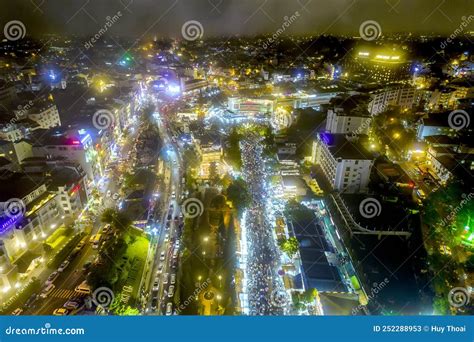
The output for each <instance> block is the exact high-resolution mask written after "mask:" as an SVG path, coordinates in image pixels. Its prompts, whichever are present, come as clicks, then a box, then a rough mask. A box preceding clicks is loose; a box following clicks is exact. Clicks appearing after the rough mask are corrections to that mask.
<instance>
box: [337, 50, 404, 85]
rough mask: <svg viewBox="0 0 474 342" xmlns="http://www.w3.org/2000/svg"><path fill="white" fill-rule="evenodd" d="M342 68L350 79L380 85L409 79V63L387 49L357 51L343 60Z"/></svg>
mask: <svg viewBox="0 0 474 342" xmlns="http://www.w3.org/2000/svg"><path fill="white" fill-rule="evenodd" d="M342 67H343V72H344V73H345V72H348V73H349V74H350V75H351V77H354V78H358V79H361V80H365V81H370V82H378V83H382V84H385V83H390V82H396V81H404V80H409V79H410V78H411V75H410V67H411V62H410V61H407V60H405V58H404V56H402V55H401V54H400V53H398V52H394V51H392V50H388V49H362V50H357V51H356V52H355V54H353V55H348V56H347V57H346V58H345V59H344V61H343V65H342Z"/></svg>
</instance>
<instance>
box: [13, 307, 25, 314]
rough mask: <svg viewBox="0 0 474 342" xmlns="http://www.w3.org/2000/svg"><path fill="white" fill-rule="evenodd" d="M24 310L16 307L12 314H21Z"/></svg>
mask: <svg viewBox="0 0 474 342" xmlns="http://www.w3.org/2000/svg"><path fill="white" fill-rule="evenodd" d="M22 312H23V309H21V308H16V309H15V310H13V312H12V315H13V316H20V315H21V313H22Z"/></svg>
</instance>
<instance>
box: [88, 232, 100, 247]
mask: <svg viewBox="0 0 474 342" xmlns="http://www.w3.org/2000/svg"><path fill="white" fill-rule="evenodd" d="M101 240H102V234H95V235H92V236H91V239H90V243H91V244H92V248H94V249H97V248H99V246H100V243H101Z"/></svg>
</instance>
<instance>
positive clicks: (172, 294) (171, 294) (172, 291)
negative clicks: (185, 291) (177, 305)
mask: <svg viewBox="0 0 474 342" xmlns="http://www.w3.org/2000/svg"><path fill="white" fill-rule="evenodd" d="M173 296H174V285H171V286H170V287H169V289H168V297H169V298H171V297H173Z"/></svg>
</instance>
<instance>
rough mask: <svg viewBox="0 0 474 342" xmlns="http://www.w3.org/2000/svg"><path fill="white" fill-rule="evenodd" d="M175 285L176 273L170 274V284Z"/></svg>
mask: <svg viewBox="0 0 474 342" xmlns="http://www.w3.org/2000/svg"><path fill="white" fill-rule="evenodd" d="M175 283H176V273H173V274H171V277H170V284H175Z"/></svg>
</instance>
